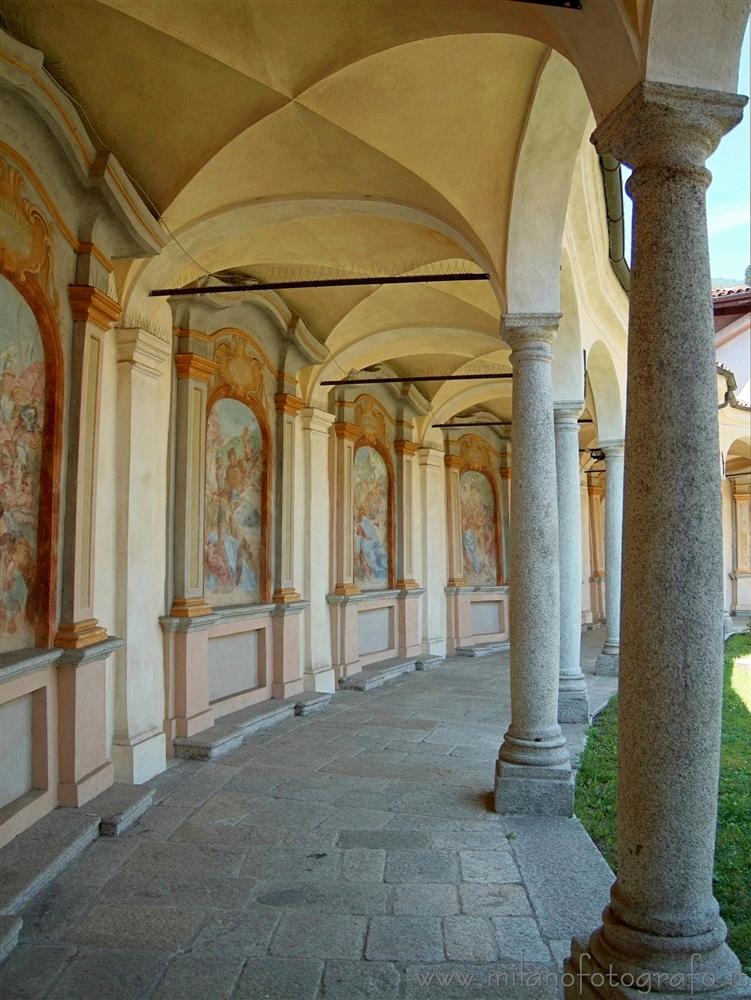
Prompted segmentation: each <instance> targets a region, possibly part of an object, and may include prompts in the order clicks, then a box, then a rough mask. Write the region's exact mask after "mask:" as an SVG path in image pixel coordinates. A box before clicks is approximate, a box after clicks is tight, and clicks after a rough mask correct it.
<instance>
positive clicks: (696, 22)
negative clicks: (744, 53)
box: [645, 0, 748, 94]
mask: <svg viewBox="0 0 751 1000" xmlns="http://www.w3.org/2000/svg"><path fill="white" fill-rule="evenodd" d="M747 19H748V4H747V3H738V2H737V0H714V2H713V3H696V4H692V5H691V16H690V17H676V16H675V4H674V3H671V2H670V0H652V6H651V11H650V17H649V25H648V39H647V45H646V52H645V62H646V72H645V76H646V79H648V80H654V81H659V82H661V83H674V84H679V85H682V86H685V87H701V88H703V89H704V90H719V91H724V92H725V93H731V94H734V93H735V91H736V90H737V87H738V66H739V61H740V54H741V45H742V43H743V33H744V31H745V28H746V23H747Z"/></svg>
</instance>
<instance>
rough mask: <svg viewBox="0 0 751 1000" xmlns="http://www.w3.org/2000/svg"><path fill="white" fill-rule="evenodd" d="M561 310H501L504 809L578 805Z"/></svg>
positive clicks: (500, 789) (561, 811)
mask: <svg viewBox="0 0 751 1000" xmlns="http://www.w3.org/2000/svg"><path fill="white" fill-rule="evenodd" d="M559 319H560V317H559V316H558V315H547V314H531V315H530V314H516V315H507V316H505V317H504V339H505V340H506V342H507V343H508V344H509V345H510V346H511V364H512V367H513V372H514V392H513V398H512V432H511V433H512V436H511V448H512V453H513V459H514V475H513V477H512V479H511V592H510V632H511V724H510V726H509V729H508V732H507V733H506V735H505V737H504V740H503V744H502V746H501V748H500V751H499V755H498V762H497V765H496V779H495V807H496V811H497V812H499V813H512V814H513V813H522V814H524V813H527V814H536V815H564V816H570V815H571V814H572V812H573V797H574V788H573V781H572V778H571V764H570V761H569V754H568V749H567V747H566V740H565V738H564V737H563V734H562V733H561V727H560V726H559V725H558V668H559V658H560V602H559V576H558V514H557V503H556V473H555V435H554V430H553V386H552V371H551V362H552V350H551V345H552V341H553V338H554V336H555V333H556V329H557V326H558V320H559Z"/></svg>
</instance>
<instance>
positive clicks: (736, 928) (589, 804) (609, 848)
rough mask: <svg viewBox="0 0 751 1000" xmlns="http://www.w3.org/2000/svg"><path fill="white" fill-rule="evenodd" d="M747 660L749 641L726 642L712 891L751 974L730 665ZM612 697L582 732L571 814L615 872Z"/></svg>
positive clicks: (747, 807)
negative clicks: (583, 742) (584, 742)
mask: <svg viewBox="0 0 751 1000" xmlns="http://www.w3.org/2000/svg"><path fill="white" fill-rule="evenodd" d="M748 655H751V636H749V635H734V636H731V637H730V638H729V639H728V641H727V642H726V644H725V668H724V687H723V715H722V759H721V770H720V797H719V810H718V816H717V849H716V852H715V877H714V889H715V895H716V897H717V900H718V902H719V904H720V910H721V912H722V916H723V919H724V920H725V923H726V924H727V925H728V939H729V942H730V945H731V947H732V948H733V950H734V951H735V953H736V954H737V955H738V957H739V958H740V960H741V964H742V965H743V968H744V971H745V972H746V973H749V974H751V871H750V869H751V713H749V711H748V709H747V708H746V706H745V704H744V703H743V701H742V700H741V698H740V697H739V696H738V694H736V692H735V691H734V690H733V687H732V684H731V681H732V671H733V660H734V659H735V658H736V657H739V656H748ZM617 734H618V699H617V697H613V698H612V699H611V701H610V702H609V703H608V705H607V707H606V708H605V710H604V712H602V714H601V715H600V716H599V717H598V719H597V721H596V722H595V724H594V725H593V726H592V727H591V729H590V732H589V739H588V740H587V745H586V747H585V749H584V753H583V754H582V759H581V767H580V770H579V775H578V778H577V784H576V806H575V808H576V815H577V816H578V817H579V819H580V820H581V821H582V823H583V824H584V826H585V827H586V829H587V831H588V833H589V835H590V837H591V838H592V839H593V840H594V842H595V843H596V844H597V846H598V847H599V848H600V850H601V851H602V853H603V854H604V855H605V857H606V858H607V861H608V864H609V865H610V866H611V868H612V869H613V871H617V869H618V849H617V829H616V799H615V776H616V750H617V743H618V736H617Z"/></svg>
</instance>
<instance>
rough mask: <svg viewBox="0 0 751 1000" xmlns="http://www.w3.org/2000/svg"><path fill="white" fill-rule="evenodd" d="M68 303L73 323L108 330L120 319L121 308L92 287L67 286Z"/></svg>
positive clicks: (117, 303) (107, 296)
mask: <svg viewBox="0 0 751 1000" xmlns="http://www.w3.org/2000/svg"><path fill="white" fill-rule="evenodd" d="M68 301H69V302H70V311H71V313H72V315H73V320H74V322H77V323H93V324H94V326H98V327H99V329H100V330H109V328H110V327H111V326H112V325H113V323H116V322H117V321H118V319H119V318H120V313H121V312H122V306H121V305H120V303H119V302H115V300H114V299H111V298H110V297H109V295H105V294H104V292H101V291H100V290H99V289H98V288H94V287H93V286H92V285H68Z"/></svg>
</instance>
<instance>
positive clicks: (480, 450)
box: [458, 434, 505, 586]
mask: <svg viewBox="0 0 751 1000" xmlns="http://www.w3.org/2000/svg"><path fill="white" fill-rule="evenodd" d="M458 445H459V456H460V458H461V459H462V464H461V466H460V468H459V482H460V483H461V477H462V476H463V475H464V473H465V472H479V473H480V474H481V475H483V476H485V478H486V479H487V481H488V482H489V483H490V489H491V490H492V493H493V503H494V505H495V516H494V517H493V528H494V533H495V552H496V559H495V582H496V586H503V584H504V583H505V580H504V576H503V565H504V558H503V547H502V546H503V542H504V538H503V533H502V532H501V518H500V511H501V498H500V496H499V493H498V485H497V483H496V481H495V477H494V475H493V471H492V465H491V448H490V445H489V444H488V443H487V441H484V440H483V439H482V438H481V437H478V436H477V435H476V434H464V435H463V436H462V437H461V438H459V441H458ZM460 506H461V501H460Z"/></svg>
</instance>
